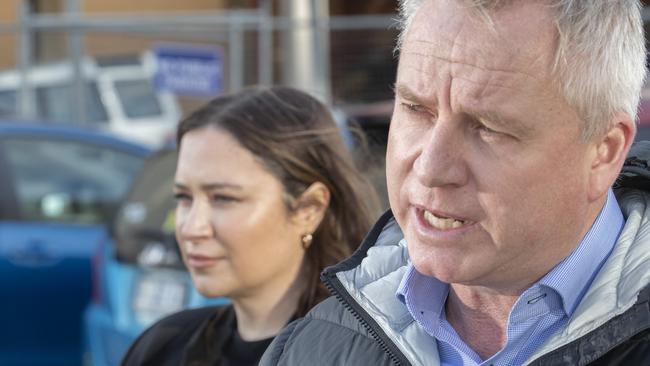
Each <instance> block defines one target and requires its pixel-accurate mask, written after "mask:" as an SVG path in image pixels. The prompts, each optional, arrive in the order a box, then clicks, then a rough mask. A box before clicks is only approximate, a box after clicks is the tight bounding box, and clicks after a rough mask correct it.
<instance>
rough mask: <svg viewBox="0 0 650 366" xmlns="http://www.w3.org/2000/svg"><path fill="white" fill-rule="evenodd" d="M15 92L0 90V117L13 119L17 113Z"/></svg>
mask: <svg viewBox="0 0 650 366" xmlns="http://www.w3.org/2000/svg"><path fill="white" fill-rule="evenodd" d="M16 102H17V101H16V91H15V90H0V117H15V116H16V115H17V114H18V113H17V112H18V105H17V104H16Z"/></svg>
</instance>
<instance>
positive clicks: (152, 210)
mask: <svg viewBox="0 0 650 366" xmlns="http://www.w3.org/2000/svg"><path fill="white" fill-rule="evenodd" d="M175 168H176V152H175V151H174V150H172V149H166V150H162V151H160V152H158V153H157V154H155V155H153V156H151V157H150V158H149V159H147V161H146V162H145V164H144V166H143V168H142V171H141V172H140V174H139V175H138V176H136V178H135V179H134V181H133V185H132V187H131V189H130V190H129V193H128V195H127V198H126V199H125V201H124V203H123V205H122V207H121V208H120V210H119V211H118V215H117V218H116V220H115V221H114V225H113V227H112V230H111V232H112V235H110V236H107V237H106V238H105V240H104V241H103V242H102V245H101V247H100V250H99V251H98V253H97V256H96V257H95V261H93V274H94V275H93V278H94V281H93V286H94V288H93V296H92V301H91V303H90V305H89V306H88V308H87V309H86V312H85V315H84V333H85V345H86V360H87V363H88V364H90V365H94V366H114V365H118V364H119V362H120V360H121V358H122V356H123V355H124V353H125V352H126V350H127V349H128V347H129V345H130V344H131V343H132V342H133V341H134V340H135V338H136V337H137V336H138V335H139V334H140V333H141V332H142V331H143V330H144V329H145V328H146V327H148V326H149V325H151V324H152V323H153V322H155V321H156V320H158V319H160V318H161V317H163V316H165V315H168V314H170V313H173V312H176V311H179V310H182V309H185V308H191V307H199V306H206V305H211V304H224V303H226V302H227V301H226V300H225V299H206V298H204V297H202V296H200V295H199V294H198V293H197V292H196V290H195V289H194V287H193V286H192V281H191V278H190V276H189V274H188V272H187V270H186V269H185V267H184V265H183V262H182V260H181V256H180V252H179V250H178V246H177V244H176V240H175V236H174V207H175V202H174V196H173V192H172V188H173V177H174V170H175Z"/></svg>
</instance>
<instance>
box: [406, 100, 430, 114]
mask: <svg viewBox="0 0 650 366" xmlns="http://www.w3.org/2000/svg"><path fill="white" fill-rule="evenodd" d="M402 107H403V108H405V109H406V110H407V111H409V112H411V113H425V112H427V109H426V108H425V107H423V106H421V105H419V104H413V103H404V102H403V103H402Z"/></svg>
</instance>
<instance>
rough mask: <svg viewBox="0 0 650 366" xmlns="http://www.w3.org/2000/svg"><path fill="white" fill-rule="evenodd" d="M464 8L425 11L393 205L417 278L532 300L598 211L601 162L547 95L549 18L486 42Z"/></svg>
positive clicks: (390, 159)
mask: <svg viewBox="0 0 650 366" xmlns="http://www.w3.org/2000/svg"><path fill="white" fill-rule="evenodd" d="M458 3H462V2H453V1H440V0H432V1H426V2H424V4H423V5H422V7H421V9H420V10H419V11H418V13H417V14H416V16H415V18H414V20H413V22H412V23H411V25H410V28H409V31H408V33H407V35H406V38H405V41H404V43H403V46H402V50H401V53H400V61H399V69H398V73H397V83H396V101H395V111H394V115H393V119H392V122H391V123H392V124H391V130H390V135H389V141H388V153H387V178H388V193H389V199H390V203H391V207H392V209H393V212H394V213H395V216H396V219H397V221H398V223H399V224H400V226H401V227H402V229H403V231H404V235H405V238H406V240H407V243H408V249H409V254H410V257H411V260H412V261H413V264H414V265H415V267H416V268H417V269H418V271H419V272H421V273H423V274H426V275H430V276H434V277H436V278H438V279H440V280H442V281H444V282H448V283H459V284H465V285H478V286H487V287H491V288H502V289H512V288H525V287H527V286H528V285H529V284H531V283H532V282H534V281H536V280H537V279H538V278H539V277H541V276H542V275H543V274H545V273H546V272H548V270H550V268H551V267H552V266H554V265H555V264H556V263H558V262H559V261H560V260H561V259H562V258H563V257H565V256H566V255H568V254H569V252H570V251H571V250H572V249H573V248H574V247H575V246H576V245H577V244H578V242H579V241H580V239H581V237H582V236H583V235H584V234H585V233H586V231H587V230H588V228H589V225H590V224H591V223H592V222H593V219H594V217H595V215H597V213H598V211H599V210H600V207H601V206H602V202H603V201H602V200H601V201H600V202H593V200H590V199H589V198H588V197H587V196H588V194H587V192H588V189H589V187H588V184H589V183H588V178H589V173H590V166H591V161H592V160H593V154H592V152H593V150H594V149H593V146H592V145H591V144H592V143H591V142H588V143H583V142H581V140H580V133H581V128H582V122H581V121H580V119H579V118H578V116H577V115H576V113H575V112H574V110H573V109H572V108H571V107H570V106H569V105H567V104H566V102H565V101H564V99H563V98H562V97H561V96H560V95H559V94H558V93H557V91H556V90H557V88H556V87H555V84H554V83H553V82H552V81H551V75H550V68H551V65H552V62H553V56H554V54H553V51H554V46H555V44H554V41H555V37H556V34H557V32H556V30H555V28H554V26H553V21H552V14H550V12H549V11H550V10H549V8H548V7H547V6H544V5H539V4H535V3H533V2H527V1H526V2H523V1H522V2H515V5H514V6H513V7H508V8H504V9H501V10H499V11H498V12H496V13H493V14H492V15H491V17H492V18H491V19H492V22H493V24H494V28H493V29H490V28H489V27H490V26H489V25H488V23H487V20H485V19H482V18H481V17H480V16H477V15H476V12H474V11H473V10H470V9H468V8H464V7H463V5H460V4H458Z"/></svg>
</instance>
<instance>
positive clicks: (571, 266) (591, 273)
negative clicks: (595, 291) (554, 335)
mask: <svg viewBox="0 0 650 366" xmlns="http://www.w3.org/2000/svg"><path fill="white" fill-rule="evenodd" d="M624 223H625V220H624V219H623V213H622V212H621V209H620V207H619V205H618V202H617V201H616V197H615V196H614V192H613V191H612V190H611V189H610V190H609V191H608V192H607V199H606V201H605V205H604V206H603V208H602V209H601V211H600V213H599V214H598V217H597V218H596V220H595V221H594V223H593V224H592V226H591V228H590V229H589V231H588V232H587V234H586V235H585V236H584V237H583V239H582V241H581V242H580V244H579V245H578V246H577V247H576V249H574V251H573V252H572V253H571V254H569V256H567V257H566V258H564V259H563V260H562V261H561V262H560V263H558V265H556V266H555V267H554V268H553V269H552V270H551V271H550V272H549V273H547V274H546V275H545V276H544V277H542V278H541V279H540V280H539V281H538V282H537V283H536V285H538V286H547V287H549V288H551V289H553V290H555V291H556V292H557V293H558V294H559V295H560V298H561V299H562V306H563V310H564V312H565V313H566V314H567V316H571V315H572V314H573V312H574V311H575V309H576V307H577V306H578V304H579V303H580V300H582V297H583V296H584V294H585V292H586V291H587V289H588V288H589V285H590V284H591V282H592V281H593V279H594V277H596V274H597V273H598V272H599V271H600V267H601V266H602V265H603V263H604V262H605V260H606V259H607V257H609V254H610V253H611V252H612V249H613V248H614V245H615V244H616V241H617V240H618V236H619V235H620V233H621V230H622V228H623V224H624ZM534 286H535V285H534Z"/></svg>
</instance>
